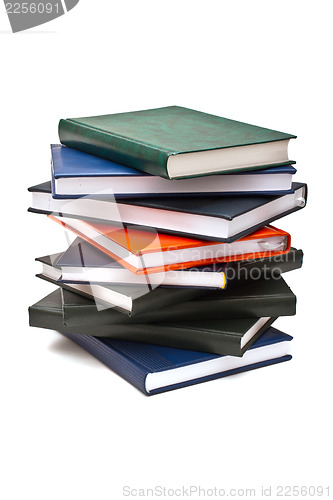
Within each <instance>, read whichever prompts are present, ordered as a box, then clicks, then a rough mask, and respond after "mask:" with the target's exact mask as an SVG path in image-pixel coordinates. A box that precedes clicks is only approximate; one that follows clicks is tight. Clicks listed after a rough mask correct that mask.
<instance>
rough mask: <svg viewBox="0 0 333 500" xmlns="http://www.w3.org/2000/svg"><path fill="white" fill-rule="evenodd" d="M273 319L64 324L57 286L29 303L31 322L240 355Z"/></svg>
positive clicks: (61, 328)
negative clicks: (96, 324)
mask: <svg viewBox="0 0 333 500" xmlns="http://www.w3.org/2000/svg"><path fill="white" fill-rule="evenodd" d="M275 319H276V318H270V317H264V318H242V319H229V320H210V321H206V320H205V321H187V322H178V323H149V324H135V323H131V324H125V325H123V324H119V325H98V326H95V325H90V326H89V325H83V326H71V327H66V326H64V324H63V313H62V303H61V294H60V290H59V289H58V290H56V291H55V292H53V293H51V294H50V295H48V296H47V297H45V298H44V299H42V300H40V301H39V302H37V303H36V304H34V305H32V306H30V307H29V322H30V326H35V327H39V328H46V329H52V330H61V331H68V332H72V333H78V334H80V335H84V336H87V335H91V336H94V337H108V338H113V339H122V340H130V341H134V342H144V343H152V344H157V345H164V346H168V347H177V348H180V349H189V350H194V351H203V352H210V353H213V354H230V355H232V356H242V355H243V354H244V353H245V351H246V350H247V349H248V348H249V347H250V346H251V345H252V344H253V343H254V342H255V341H256V340H257V339H258V338H259V337H260V335H261V334H262V333H264V331H266V330H267V328H268V327H269V326H270V325H271V324H272V323H273V321H274V320H275Z"/></svg>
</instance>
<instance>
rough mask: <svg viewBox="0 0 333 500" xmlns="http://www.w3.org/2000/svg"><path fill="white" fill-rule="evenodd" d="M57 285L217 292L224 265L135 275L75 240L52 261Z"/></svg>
mask: <svg viewBox="0 0 333 500" xmlns="http://www.w3.org/2000/svg"><path fill="white" fill-rule="evenodd" d="M55 265H56V267H57V268H58V269H60V272H61V277H60V279H58V280H57V281H58V282H60V283H82V284H83V283H99V284H103V283H105V284H109V285H112V284H113V285H121V284H125V285H145V286H147V285H151V286H163V287H169V286H170V287H175V286H176V287H191V288H193V287H200V288H205V289H209V288H213V289H221V288H225V286H226V278H225V271H226V267H227V265H226V264H211V265H205V266H197V267H190V268H188V269H177V270H172V271H166V272H160V273H152V274H141V275H139V274H135V273H133V272H131V271H129V270H128V269H126V268H125V267H124V266H122V265H121V264H119V262H118V261H117V260H115V259H112V258H111V257H109V256H108V255H106V254H105V253H104V252H101V251H100V250H98V249H97V248H95V247H94V246H92V245H90V244H89V243H87V242H86V241H84V240H82V239H81V238H76V239H75V240H74V241H73V243H72V244H71V245H70V246H69V247H68V249H67V250H65V252H63V254H62V255H61V257H60V258H59V259H58V260H57V261H56V262H55Z"/></svg>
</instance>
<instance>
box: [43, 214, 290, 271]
mask: <svg viewBox="0 0 333 500" xmlns="http://www.w3.org/2000/svg"><path fill="white" fill-rule="evenodd" d="M48 217H49V218H50V219H52V220H54V221H56V222H58V223H59V224H62V225H63V226H64V227H65V228H67V229H69V230H70V231H72V232H73V233H75V234H77V235H78V236H80V237H81V238H82V239H84V240H86V241H87V242H88V243H90V244H91V245H93V246H95V247H96V248H98V249H99V250H101V251H102V252H104V253H105V254H107V255H109V256H110V257H111V258H112V259H115V260H117V261H118V262H119V264H121V265H122V266H124V267H125V268H126V269H129V270H130V271H132V272H133V273H135V274H149V273H158V272H164V271H171V270H173V269H186V268H189V267H196V266H202V265H207V264H214V263H222V262H231V261H240V260H247V259H259V258H263V257H269V256H274V255H279V254H283V253H287V252H289V249H290V243H291V242H290V235H289V234H288V233H286V232H285V231H282V230H281V229H277V228H276V227H273V226H264V227H262V228H261V229H259V230H257V231H255V232H253V233H251V234H249V235H247V236H245V237H244V238H241V239H239V240H237V241H234V242H233V243H223V242H219V241H206V240H199V239H194V238H186V237H182V236H175V235H168V234H165V233H160V232H157V231H154V230H151V231H147V230H142V229H139V228H137V227H133V226H131V227H119V226H116V225H111V224H99V223H95V222H89V221H86V220H84V221H83V220H80V219H74V218H69V217H58V216H54V215H48Z"/></svg>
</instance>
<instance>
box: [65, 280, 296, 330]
mask: <svg viewBox="0 0 333 500" xmlns="http://www.w3.org/2000/svg"><path fill="white" fill-rule="evenodd" d="M58 284H59V285H60V286H61V287H62V289H63V290H62V297H63V298H62V307H63V319H64V324H66V325H67V326H70V325H103V324H104V325H106V324H132V323H161V322H167V323H173V322H176V321H178V322H179V321H180V322H182V321H194V320H198V321H204V320H207V321H210V320H215V319H234V318H260V317H263V316H274V317H276V316H292V315H294V314H295V313H296V296H295V295H294V294H293V292H292V291H291V290H290V288H289V286H288V285H287V283H286V282H285V281H284V279H283V278H282V277H279V278H270V279H263V280H259V281H251V282H248V283H246V284H243V285H239V286H237V287H236V286H234V287H227V289H226V290H224V291H222V292H221V291H218V290H216V291H207V292H206V293H205V295H202V296H201V297H198V298H193V299H189V300H187V301H186V300H184V301H183V302H178V303H174V304H172V305H169V306H166V307H160V308H159V309H154V308H151V309H150V310H148V311H146V312H143V313H141V314H136V315H135V316H134V317H128V316H126V315H124V314H122V313H121V312H118V311H117V310H114V309H110V308H108V309H98V307H97V306H96V304H95V302H94V301H93V300H89V299H88V298H87V297H85V296H82V295H80V294H78V293H75V292H76V290H75V288H72V289H71V288H70V286H71V284H69V283H58ZM74 286H75V285H74ZM175 290H176V289H175ZM73 292H74V293H73Z"/></svg>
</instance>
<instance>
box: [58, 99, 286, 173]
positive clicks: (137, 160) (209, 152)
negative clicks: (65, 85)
mask: <svg viewBox="0 0 333 500" xmlns="http://www.w3.org/2000/svg"><path fill="white" fill-rule="evenodd" d="M59 138H60V142H61V143H62V144H65V145H67V146H70V147H72V148H75V149H79V150H81V151H85V152H86V153H90V154H93V155H96V156H101V157H102V158H106V159H108V160H112V161H114V162H117V163H120V164H124V165H128V166H130V167H133V168H136V169H138V170H143V171H144V172H148V173H150V174H153V175H159V176H161V177H165V178H168V179H179V178H186V177H192V176H199V175H207V174H214V173H220V172H230V171H235V170H242V169H243V170H244V169H245V170H247V169H251V168H258V167H265V166H267V165H281V164H286V163H290V161H289V159H288V142H289V140H290V139H291V138H295V136H294V135H291V134H285V133H282V132H277V131H276V130H270V129H267V128H263V127H258V126H255V125H249V124H247V123H242V122H239V121H235V120H230V119H227V118H222V117H219V116H214V115H210V114H207V113H202V112H200V111H195V110H192V109H187V108H183V107H180V106H168V107H164V108H157V109H148V110H144V111H134V112H129V113H118V114H113V115H103V116H91V117H84V118H68V119H66V120H64V119H62V120H60V122H59Z"/></svg>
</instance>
